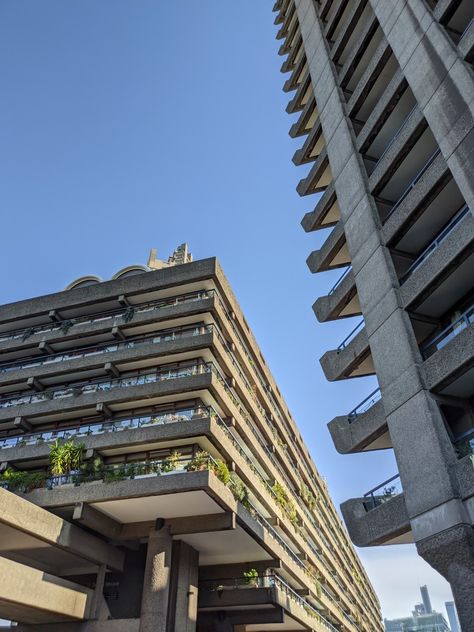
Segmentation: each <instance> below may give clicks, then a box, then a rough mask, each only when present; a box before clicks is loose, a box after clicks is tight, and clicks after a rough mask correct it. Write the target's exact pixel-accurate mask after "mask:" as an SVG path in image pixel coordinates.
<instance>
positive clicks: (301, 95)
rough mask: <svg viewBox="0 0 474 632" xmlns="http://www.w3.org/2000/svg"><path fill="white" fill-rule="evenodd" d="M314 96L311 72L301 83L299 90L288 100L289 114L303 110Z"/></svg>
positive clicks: (287, 109) (287, 108)
mask: <svg viewBox="0 0 474 632" xmlns="http://www.w3.org/2000/svg"><path fill="white" fill-rule="evenodd" d="M312 96H313V90H312V85H311V77H310V74H309V72H308V73H307V75H306V77H305V78H304V79H303V81H302V82H301V83H300V85H299V87H298V90H297V91H296V92H295V95H294V97H293V98H292V99H291V100H290V101H289V102H288V105H287V106H286V111H287V113H288V114H295V113H296V112H301V110H303V109H304V107H305V105H306V104H307V103H308V101H309V100H310V98H311V97H312Z"/></svg>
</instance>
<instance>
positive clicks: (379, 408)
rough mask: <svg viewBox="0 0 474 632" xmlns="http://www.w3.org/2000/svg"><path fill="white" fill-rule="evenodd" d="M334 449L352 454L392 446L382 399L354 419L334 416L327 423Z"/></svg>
mask: <svg viewBox="0 0 474 632" xmlns="http://www.w3.org/2000/svg"><path fill="white" fill-rule="evenodd" d="M328 428H329V432H330V433H331V437H332V440H333V442H334V446H335V448H336V450H337V451H338V452H339V453H341V454H353V453H356V452H367V451H370V450H384V449H386V448H391V447H392V442H391V439H390V434H389V432H388V427H387V420H386V418H385V411H384V409H383V404H382V400H379V401H378V402H376V403H375V404H374V405H373V406H372V407H371V408H369V410H368V411H367V412H365V413H362V414H361V415H358V416H357V417H356V418H355V419H354V420H351V419H350V418H349V417H347V416H345V417H335V418H334V419H333V420H332V421H330V422H329V423H328Z"/></svg>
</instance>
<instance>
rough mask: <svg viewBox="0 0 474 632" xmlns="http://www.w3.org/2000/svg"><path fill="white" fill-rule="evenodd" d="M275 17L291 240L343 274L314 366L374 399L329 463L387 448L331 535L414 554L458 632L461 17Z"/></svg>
mask: <svg viewBox="0 0 474 632" xmlns="http://www.w3.org/2000/svg"><path fill="white" fill-rule="evenodd" d="M274 8H275V10H276V12H277V17H276V24H278V29H279V30H278V35H277V37H278V39H280V40H281V48H280V53H281V55H284V56H285V60H284V62H283V66H282V71H283V72H285V73H288V78H287V80H286V82H285V85H284V90H285V91H287V92H291V93H292V94H291V100H290V102H289V104H288V107H287V111H288V112H289V113H290V114H296V118H295V122H294V124H293V125H292V126H291V130H290V135H291V136H292V137H295V138H296V137H301V139H302V141H301V142H302V146H301V148H300V149H298V151H296V153H295V155H294V157H293V161H294V162H295V164H296V165H309V171H308V172H307V175H306V177H304V178H303V179H302V180H301V181H300V183H299V185H298V187H297V190H298V193H299V194H300V195H301V196H309V197H308V201H309V203H310V204H311V206H312V207H313V208H312V210H310V211H309V212H308V213H307V214H306V215H305V216H304V218H303V220H302V225H303V228H304V229H305V230H306V231H307V232H312V231H319V230H324V231H327V239H326V241H325V242H324V243H323V245H322V246H321V248H319V249H318V250H315V251H314V252H312V253H311V254H310V255H309V257H308V260H307V263H308V266H309V268H310V270H311V271H312V272H323V271H326V270H334V269H337V268H341V269H343V273H342V276H341V277H340V278H339V280H338V281H337V283H335V285H334V286H333V287H332V288H329V287H328V291H327V294H326V295H325V296H321V297H319V298H318V299H317V300H316V302H315V304H314V305H313V309H314V312H315V315H316V317H317V319H318V320H319V321H320V322H326V321H332V320H335V319H341V318H352V317H358V316H359V317H360V316H362V317H363V318H362V319H358V321H357V324H356V326H355V328H354V329H353V330H352V331H351V333H350V334H349V335H348V336H347V337H346V338H345V339H344V340H343V341H341V344H340V345H339V346H338V347H337V348H336V349H329V350H328V351H327V353H325V355H324V356H323V357H322V358H321V365H322V368H323V370H324V373H325V375H326V377H327V379H328V380H345V379H349V378H354V377H358V376H367V375H376V376H377V378H378V383H379V387H380V388H378V389H377V390H376V391H375V392H373V393H370V394H368V395H367V397H364V399H363V401H362V402H361V403H360V404H357V405H355V406H354V408H353V410H352V411H348V412H347V414H345V415H344V416H340V417H337V418H336V419H334V420H332V421H331V422H330V424H329V429H330V432H331V434H332V436H333V439H334V443H335V445H336V448H337V449H338V450H339V452H341V453H355V452H363V451H368V450H380V449H390V450H392V449H393V450H394V453H395V457H396V460H397V463H398V468H399V473H398V474H397V475H396V476H394V477H393V478H391V479H389V480H387V481H385V482H383V483H381V484H378V485H376V484H375V483H376V481H374V488H373V489H372V490H370V491H369V492H367V493H366V494H365V496H362V497H361V498H355V499H352V500H349V501H348V502H346V503H345V504H344V505H343V508H342V509H343V513H344V517H345V521H346V524H347V526H348V529H349V533H350V535H351V537H352V540H353V542H355V543H356V544H357V545H359V546H374V545H381V544H390V543H392V544H394V543H400V542H415V543H416V546H417V549H418V552H419V554H420V555H421V556H422V557H423V558H424V559H425V560H426V561H427V562H429V564H431V565H432V566H433V567H434V568H435V569H437V570H438V571H439V572H440V573H441V574H442V575H443V576H444V577H445V578H446V579H447V580H448V581H449V582H450V583H451V586H452V590H453V594H454V597H455V602H456V606H457V610H458V614H459V619H460V622H461V628H462V630H463V632H468V631H471V632H472V631H473V630H474V617H473V616H472V611H473V595H474V534H473V521H474V469H473V461H472V452H473V446H474V407H473V396H474V335H473V332H474V322H473V321H474V302H473V301H474V294H473V278H474V273H473V270H474V253H473V251H474V217H473V208H474V178H473V172H474V150H473V148H474V79H473V68H472V62H473V61H474V21H473V19H472V18H473V16H474V3H473V2H472V0H390V1H388V0H278V1H277V2H276V4H275V7H274ZM315 194H317V196H316V197H314V196H315ZM348 330H349V328H348ZM354 404H356V402H354ZM397 492H398V493H397Z"/></svg>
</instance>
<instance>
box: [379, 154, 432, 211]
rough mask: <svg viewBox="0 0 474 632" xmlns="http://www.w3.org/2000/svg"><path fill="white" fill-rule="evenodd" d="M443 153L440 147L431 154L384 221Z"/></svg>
mask: <svg viewBox="0 0 474 632" xmlns="http://www.w3.org/2000/svg"><path fill="white" fill-rule="evenodd" d="M440 153H441V150H440V149H439V148H438V149H437V150H436V151H435V152H433V153H432V154H431V156H430V157H429V158H428V160H427V161H426V162H425V164H424V165H423V167H422V168H421V169H420V171H418V173H417V174H416V176H415V177H414V178H413V180H412V181H411V182H410V184H409V185H408V186H407V188H406V189H405V191H404V192H403V193H402V194H401V196H400V197H399V198H398V200H397V201H396V202H395V204H394V205H393V206H392V208H391V209H390V211H389V212H388V214H387V216H386V217H385V220H384V223H385V222H386V221H387V220H388V218H389V217H390V216H391V215H393V213H394V212H395V211H396V210H397V208H398V207H399V206H400V204H401V203H402V202H403V200H404V199H405V198H406V197H407V195H408V194H409V193H410V191H411V190H412V189H413V188H414V187H415V185H416V183H417V182H418V180H420V178H421V177H422V175H423V174H424V173H425V171H427V170H428V169H429V167H430V166H431V165H432V164H433V162H434V161H435V160H436V158H437V156H438V155H439V154H440Z"/></svg>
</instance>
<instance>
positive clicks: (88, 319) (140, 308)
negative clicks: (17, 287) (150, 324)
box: [0, 290, 214, 342]
mask: <svg viewBox="0 0 474 632" xmlns="http://www.w3.org/2000/svg"><path fill="white" fill-rule="evenodd" d="M212 296H214V290H204V291H198V292H189V293H188V294H180V295H178V296H173V297H170V298H163V299H157V300H156V301H149V302H147V303H140V304H138V305H131V306H129V307H121V308H117V309H111V310H106V311H103V312H97V313H95V314H87V315H84V316H77V317H74V318H70V319H64V320H60V321H55V322H53V323H44V324H43V325H35V326H33V327H22V328H21V329H15V330H12V331H8V332H5V333H0V342H4V341H5V340H15V339H18V338H22V339H23V340H26V339H27V338H29V337H30V336H32V335H33V334H42V333H47V332H50V331H58V330H63V331H65V332H66V331H68V330H69V329H70V328H71V327H73V326H74V325H83V324H86V323H95V322H99V321H103V320H112V319H114V318H123V321H124V322H125V323H127V322H129V321H130V320H131V319H132V318H133V316H134V315H135V314H141V313H144V312H149V311H153V310H159V309H163V308H164V307H173V306H175V305H180V304H182V303H191V302H194V301H200V300H203V299H207V298H211V297H212Z"/></svg>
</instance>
